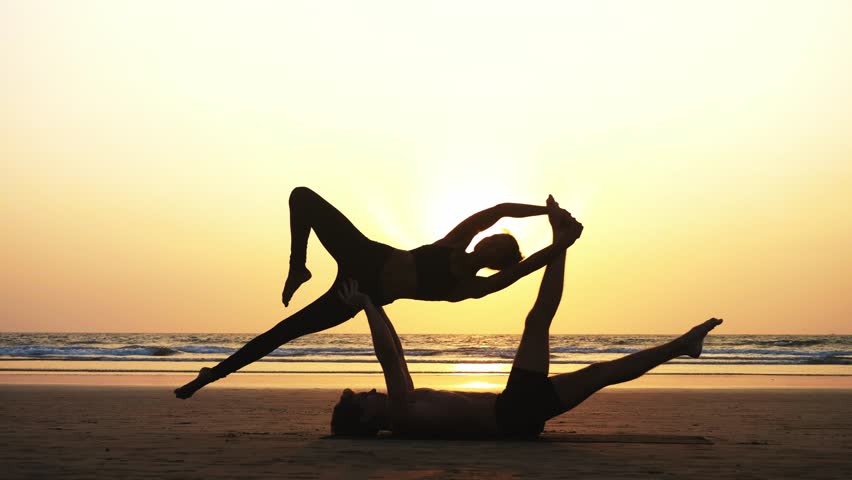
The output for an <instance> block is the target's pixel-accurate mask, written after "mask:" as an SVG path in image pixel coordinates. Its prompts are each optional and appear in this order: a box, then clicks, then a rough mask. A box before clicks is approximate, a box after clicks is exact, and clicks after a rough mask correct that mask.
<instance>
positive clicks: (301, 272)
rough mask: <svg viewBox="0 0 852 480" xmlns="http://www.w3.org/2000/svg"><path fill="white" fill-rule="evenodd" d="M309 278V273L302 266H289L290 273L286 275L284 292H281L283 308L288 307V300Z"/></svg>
mask: <svg viewBox="0 0 852 480" xmlns="http://www.w3.org/2000/svg"><path fill="white" fill-rule="evenodd" d="M311 276H312V275H311V271H310V270H308V269H307V268H306V267H304V266H302V267H293V266H290V272H289V273H288V274H287V281H285V282H284V291H283V292H281V301H282V302H283V303H284V306H285V307H286V306H289V305H290V299H291V298H293V294H294V293H296V290H298V289H299V287H301V286H302V284H303V283H305V282H307V281H308V280H310V279H311Z"/></svg>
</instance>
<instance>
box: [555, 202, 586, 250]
mask: <svg viewBox="0 0 852 480" xmlns="http://www.w3.org/2000/svg"><path fill="white" fill-rule="evenodd" d="M551 218H552V217H551ZM557 221H558V222H559V223H557V224H556V226H555V227H554V228H555V230H554V232H553V237H554V238H553V242H554V243H558V244H560V245H562V246H563V247H565V248H568V247H570V246H571V245H573V244H574V242H576V241H577V239H578V238H580V235H582V233H583V224H582V223H580V222H578V221H577V220H576V219H575V218H574V217H573V216H571V214H570V213H568V211H566V210H563V209H560V212H559V214H558V215H557ZM551 222H553V220H552V219H551Z"/></svg>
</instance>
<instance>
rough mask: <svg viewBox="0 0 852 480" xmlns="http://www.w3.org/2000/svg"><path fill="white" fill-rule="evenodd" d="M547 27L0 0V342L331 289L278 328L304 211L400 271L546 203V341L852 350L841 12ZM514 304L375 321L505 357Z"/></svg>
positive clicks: (512, 295)
mask: <svg viewBox="0 0 852 480" xmlns="http://www.w3.org/2000/svg"><path fill="white" fill-rule="evenodd" d="M564 3H565V2H553V3H548V2H546V3H541V4H537V5H536V6H535V7H530V6H528V5H527V6H521V5H520V4H503V3H500V2H465V3H464V4H463V5H462V4H458V3H453V4H450V3H441V2H429V3H428V4H426V5H418V6H412V5H405V6H404V5H402V4H401V3H400V2H390V1H389V2H359V3H358V4H357V5H354V4H351V3H349V2H315V1H311V2H283V3H280V4H279V3H277V2H253V3H252V4H250V5H244V4H236V3H226V2H200V1H199V2H181V3H180V4H174V3H173V2H154V1H148V2H112V1H80V2H61V1H55V2H53V1H38V2H35V1H7V2H3V3H2V4H0V38H2V40H3V41H2V42H0V71H2V72H3V73H2V75H0V106H2V108H0V168H2V170H0V171H2V176H0V185H2V203H0V219H2V224H3V235H2V236H0V242H2V244H0V247H2V248H0V263H2V265H3V268H2V269H0V282H2V290H0V330H3V331H127V332H149V331H157V332H178V331H180V332H258V331H262V330H264V329H266V328H268V327H269V326H271V325H272V324H274V323H275V322H277V321H278V320H279V319H280V318H283V317H284V316H285V315H286V314H287V311H288V310H290V309H297V308H300V307H302V306H304V305H306V304H307V303H308V302H309V301H311V300H312V299H314V298H315V297H316V296H318V295H319V294H321V293H322V292H323V291H325V289H326V288H327V287H328V285H329V284H330V282H331V279H332V278H333V275H334V266H333V263H332V262H331V260H330V257H328V255H327V254H326V253H325V252H324V251H322V249H321V247H320V246H319V243H318V242H316V241H315V239H314V240H312V243H311V249H310V250H309V267H310V268H311V269H312V271H313V272H314V274H315V277H314V280H312V281H311V282H310V283H309V284H307V285H305V286H304V287H303V289H302V290H300V291H299V292H298V293H297V296H296V298H295V299H294V302H293V303H292V304H291V307H290V309H286V310H285V309H284V308H283V306H282V305H281V304H280V302H279V299H280V290H281V286H282V284H283V280H284V276H285V273H286V271H285V269H286V266H287V259H288V249H289V232H288V212H287V196H288V193H289V191H290V190H291V189H292V188H293V187H294V186H297V185H308V186H311V187H312V188H314V189H315V190H317V191H318V192H320V193H321V194H322V195H324V196H325V197H326V198H328V199H329V200H330V201H332V202H333V203H334V204H336V205H338V206H339V207H340V208H341V210H343V211H344V213H346V214H347V215H349V216H350V218H351V219H352V220H353V221H354V222H355V223H356V224H357V225H358V226H359V227H360V228H361V229H362V230H363V231H364V232H365V233H367V234H368V235H370V236H371V237H373V238H375V239H377V240H380V241H383V242H386V243H390V244H393V245H395V246H398V247H400V248H413V247H416V246H418V245H420V244H422V243H427V242H431V241H433V240H435V239H437V238H440V237H441V236H443V235H444V234H445V233H446V232H447V231H448V230H449V229H450V228H452V226H454V225H455V224H456V223H457V222H458V221H459V220H461V219H463V218H465V217H466V216H467V215H469V214H470V213H473V212H475V211H477V210H478V209H481V208H484V207H488V206H491V205H493V204H494V203H498V202H502V201H514V202H526V203H543V202H544V199H545V198H546V196H547V194H548V193H552V194H553V195H554V196H555V197H556V198H557V199H558V200H559V201H560V203H561V204H562V205H563V206H564V207H566V208H568V209H569V210H571V211H572V212H573V213H574V215H575V216H576V217H577V218H579V219H580V220H581V221H582V222H583V223H584V225H585V226H586V228H585V232H584V234H583V238H582V239H580V240H579V241H578V242H577V243H576V245H575V246H574V247H572V248H571V250H570V252H569V255H568V271H567V281H566V294H565V297H564V300H563V304H562V307H561V309H560V312H559V314H558V317H557V319H556V320H555V321H554V324H553V329H552V331H553V332H554V333H572V332H587V333H673V332H679V331H681V330H683V329H684V328H685V327H686V326H689V325H691V324H692V323H695V322H696V321H698V320H702V319H705V318H707V317H710V316H720V317H724V318H726V319H727V320H728V321H727V323H726V324H725V332H720V333H838V334H840V333H846V334H850V333H852V322H850V316H852V296H850V295H849V293H848V292H850V291H852V253H850V251H849V248H848V246H849V245H852V216H850V214H849V208H850V207H849V206H850V205H852V93H850V89H849V88H848V86H849V85H852V31H850V29H849V28H848V19H849V18H852V4H850V3H849V2H845V1H835V2H832V1H823V2H783V1H771V2H758V1H744V2H743V1H738V2H707V3H706V4H701V5H696V4H694V3H693V2H688V4H687V2H676V1H665V2H663V1H651V2H594V4H590V5H582V4H580V5H565V4H564ZM500 226H501V227H507V228H509V229H510V230H511V231H512V232H513V233H515V234H516V235H517V236H518V238H519V240H520V242H521V246H522V249H523V250H524V252H525V253H532V252H533V251H535V250H536V249H537V248H539V247H541V246H544V245H545V244H547V242H548V241H549V235H550V233H549V226H548V225H547V221H546V219H544V218H533V219H528V220H523V221H512V222H505V223H503V224H501V225H500ZM539 280H540V274H535V275H532V276H530V277H529V278H527V279H524V280H523V281H521V282H519V283H518V284H516V285H514V286H513V287H512V288H510V289H507V290H505V291H503V292H500V293H498V294H495V295H492V296H490V297H488V298H486V299H482V300H475V301H467V302H463V303H460V304H446V303H426V302H413V301H399V302H397V303H396V304H394V305H392V306H390V307H389V308H388V313H389V314H390V315H391V317H392V318H393V319H394V321H395V323H396V324H397V326H398V329H399V331H400V332H403V333H415V332H424V333H425V332H429V333H435V332H485V333H489V332H501V333H519V332H520V331H521V328H522V323H523V318H524V315H525V314H526V312H527V310H528V309H529V307H530V306H531V305H532V302H533V299H534V294H535V292H536V289H537V288H538V282H539ZM333 331H335V332H366V331H367V325H366V321H365V320H364V318H363V317H362V316H359V317H358V318H356V319H354V320H353V321H350V322H348V323H347V324H345V325H343V326H341V327H338V328H337V329H335V330H333Z"/></svg>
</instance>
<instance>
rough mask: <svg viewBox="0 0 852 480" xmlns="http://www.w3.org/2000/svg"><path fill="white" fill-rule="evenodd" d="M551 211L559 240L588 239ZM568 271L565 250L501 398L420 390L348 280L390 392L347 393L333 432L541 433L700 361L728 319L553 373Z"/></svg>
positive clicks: (375, 313)
mask: <svg viewBox="0 0 852 480" xmlns="http://www.w3.org/2000/svg"><path fill="white" fill-rule="evenodd" d="M551 212H553V213H552V214H551V216H550V220H551V225H552V226H553V233H554V236H555V237H558V236H561V235H571V236H573V239H576V238H578V237H579V236H580V234H581V233H582V231H583V226H582V225H581V224H580V223H579V222H578V221H576V220H575V219H574V218H573V217H571V215H570V214H569V213H567V212H565V211H564V210H561V211H557V210H556V209H552V210H551ZM573 239H572V240H573ZM564 272H565V252H562V254H561V255H559V256H558V257H556V258H555V259H554V260H553V261H551V262H550V263H549V264H548V265H547V267H546V269H545V272H544V277H543V278H542V281H541V286H540V287H539V292H538V297H537V298H536V301H535V304H534V305H533V307H532V310H530V313H529V314H528V315H527V319H526V324H525V326H524V333H523V336H522V337H521V343H520V345H518V351H517V352H516V353H515V360H514V362H513V363H512V371H511V373H510V374H509V381H508V383H507V384H506V388H505V390H503V392H502V393H500V394H499V395H498V394H494V393H481V392H453V391H446V390H432V389H428V388H414V383H413V382H412V380H411V375H410V374H409V373H408V366H407V365H406V362H405V357H404V355H403V351H402V345H401V344H400V342H399V338H398V337H397V335H396V331H395V330H394V328H393V325H392V324H391V322H390V320H389V319H388V317H387V315H386V314H385V312H384V310H383V309H382V308H381V307H377V306H375V305H374V304H373V302H372V300H371V299H370V297H369V296H367V295H365V294H363V293H361V292H359V291H358V284H357V283H356V282H354V281H351V280H350V281H347V282H345V283H344V284H343V286H342V287H341V289H340V290H339V292H338V294H339V295H340V298H341V299H343V301H345V302H346V303H348V304H349V305H352V306H353V307H356V308H363V309H364V311H365V312H366V314H367V320H368V322H369V324H370V332H371V334H372V337H373V347H374V349H375V351H376V357H377V358H378V360H379V363H381V365H382V371H383V372H384V375H385V383H386V385H387V395H385V394H383V393H378V392H376V390H375V389H373V390H371V391H369V392H363V393H354V392H353V391H352V390H350V389H348V388H347V389H346V390H344V391H343V394H342V395H341V397H340V401H339V402H338V404H337V405H336V406H335V407H334V413H333V415H332V419H331V430H332V433H334V434H336V435H375V434H376V433H377V432H378V431H379V430H390V431H392V432H393V433H394V434H402V435H413V436H440V437H470V436H474V437H481V436H502V437H510V438H534V437H536V436H538V434H540V433H541V432H542V431H543V430H544V423H545V422H546V421H547V420H549V419H551V418H553V417H556V416H557V415H561V414H562V413H565V412H567V411H568V410H571V409H572V408H574V407H576V406H577V405H579V404H580V403H581V402H583V401H584V400H585V399H587V398H589V396H590V395H592V394H593V393H595V392H597V391H598V390H600V389H602V388H603V387H606V386H608V385H613V384H616V383H622V382H627V381H629V380H633V379H635V378H638V377H640V376H642V375H643V374H645V373H646V372H648V371H649V370H651V369H652V368H654V367H656V366H658V365H660V364H663V363H665V362H667V361H669V360H672V359H674V358H676V357H679V356H681V355H688V356H690V357H693V358H698V357H699V356H700V355H701V349H702V345H703V341H704V337H705V336H706V335H707V334H708V333H709V332H710V330H712V329H713V328H715V327H716V326H717V325H719V324H720V323H722V320H718V319H715V318H711V319H710V320H707V321H706V322H704V323H702V324H700V325H698V326H696V327H694V328H693V329H692V330H690V331H689V332H687V333H686V334H684V335H682V336H681V337H679V338H676V339H674V340H672V341H671V342H669V343H666V344H664V345H660V346H658V347H654V348H650V349H647V350H642V351H640V352H636V353H633V354H630V355H627V356H625V357H622V358H619V359H617V360H612V361H608V362H600V363H595V364H592V365H589V366H588V367H585V368H583V369H581V370H578V371H576V372H571V373H563V374H561V375H555V376H552V377H548V369H549V364H550V347H549V343H548V340H549V338H548V337H549V334H550V332H549V330H550V323H551V321H552V320H553V316H554V315H555V314H556V309H557V307H558V306H559V301H560V299H561V297H562V286H563V276H564Z"/></svg>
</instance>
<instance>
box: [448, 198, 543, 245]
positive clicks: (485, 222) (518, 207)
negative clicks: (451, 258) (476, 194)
mask: <svg viewBox="0 0 852 480" xmlns="http://www.w3.org/2000/svg"><path fill="white" fill-rule="evenodd" d="M546 213H547V208H546V207H543V206H539V205H527V204H523V203H501V204H498V205H495V206H493V207H491V208H486V209H485V210H483V211H481V212H477V213H474V214H473V215H471V216H470V217H468V218H466V219H465V220H463V221H462V222H461V223H459V224H458V225H456V226H455V228H453V229H452V230H450V233H448V234H447V235H446V236H444V238H442V239H441V240H438V241H437V242H435V243H441V244H452V245H461V244H464V246H467V245H468V244H470V242H471V240H473V237H475V236H476V235H477V234H478V233H479V232H481V231H483V230H485V229H487V228H489V227H491V226H492V225H494V224H495V223H497V220H500V219H501V218H503V217H513V218H524V217H533V216H536V215H544V214H546Z"/></svg>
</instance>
